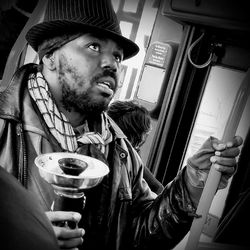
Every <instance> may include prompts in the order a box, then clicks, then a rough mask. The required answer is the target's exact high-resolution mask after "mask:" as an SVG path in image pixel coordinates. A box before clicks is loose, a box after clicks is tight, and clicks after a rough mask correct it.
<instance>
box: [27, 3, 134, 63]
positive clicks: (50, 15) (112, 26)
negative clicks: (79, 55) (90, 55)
mask: <svg viewBox="0 0 250 250" xmlns="http://www.w3.org/2000/svg"><path fill="white" fill-rule="evenodd" d="M76 32H84V33H86V32H91V33H97V34H104V35H105V36H106V37H107V38H111V39H113V40H114V41H116V42H117V43H118V45H119V46H121V48H122V49H123V51H124V59H128V58H130V57H132V56H134V55H136V54H137V53H138V51H139V47H138V46H137V45H136V44H135V43H134V42H133V41H131V40H129V39H127V38H126V37H124V36H122V33H121V30H120V26H119V22H118V19H117V16H116V14H115V12H114V9H113V6H112V3H111V0H48V4H47V9H46V12H45V17H44V21H43V22H42V23H39V24H37V25H34V26H33V27H32V28H31V29H30V30H29V31H28V32H27V34H26V39H27V41H28V43H29V44H30V46H31V47H32V48H33V49H34V50H35V51H38V48H39V45H41V44H42V42H43V41H45V40H47V39H50V38H53V37H55V36H60V35H64V34H65V33H72V34H73V33H76Z"/></svg>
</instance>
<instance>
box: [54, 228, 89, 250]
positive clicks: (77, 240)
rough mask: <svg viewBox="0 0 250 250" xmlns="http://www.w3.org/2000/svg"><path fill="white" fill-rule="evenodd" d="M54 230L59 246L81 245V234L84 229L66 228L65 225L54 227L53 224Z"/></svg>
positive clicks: (66, 247)
mask: <svg viewBox="0 0 250 250" xmlns="http://www.w3.org/2000/svg"><path fill="white" fill-rule="evenodd" d="M53 228H54V231H55V234H56V236H57V241H58V244H59V246H60V248H65V249H68V248H75V247H77V246H80V245H82V243H83V238H82V237H83V235H84V234H85V231H84V230H83V229H81V228H77V229H73V230H72V229H68V228H65V227H56V226H54V227H53Z"/></svg>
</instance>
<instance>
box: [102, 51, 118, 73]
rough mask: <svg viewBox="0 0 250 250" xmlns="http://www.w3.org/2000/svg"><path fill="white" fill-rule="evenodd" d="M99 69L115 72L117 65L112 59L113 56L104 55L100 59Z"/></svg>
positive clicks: (113, 58)
mask: <svg viewBox="0 0 250 250" xmlns="http://www.w3.org/2000/svg"><path fill="white" fill-rule="evenodd" d="M101 67H102V68H103V69H111V70H112V71H114V72H117V69H118V63H117V61H116V59H115V57H114V55H112V54H110V53H105V54H103V55H102V58H101Z"/></svg>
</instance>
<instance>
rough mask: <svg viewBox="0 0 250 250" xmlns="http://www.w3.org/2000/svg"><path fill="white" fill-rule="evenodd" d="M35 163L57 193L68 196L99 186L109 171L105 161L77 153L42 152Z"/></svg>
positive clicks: (77, 194)
mask: <svg viewBox="0 0 250 250" xmlns="http://www.w3.org/2000/svg"><path fill="white" fill-rule="evenodd" d="M35 165H36V166H37V167H38V170H39V174H40V175H41V177H42V178H43V179H44V180H45V181H46V182H48V183H49V184H51V185H52V186H53V188H54V190H55V192H56V193H57V194H60V195H64V196H68V197H80V196H81V195H83V193H84V190H86V189H90V188H93V187H95V186H97V185H98V184H99V183H100V182H101V181H102V180H103V177H104V176H105V175H107V174H108V173H109V168H108V166H107V165H106V164H105V163H104V162H102V161H100V160H98V159H95V158H93V157H90V156H85V155H81V154H77V153H66V152H56V153H47V154H41V155H38V156H37V157H36V158H35Z"/></svg>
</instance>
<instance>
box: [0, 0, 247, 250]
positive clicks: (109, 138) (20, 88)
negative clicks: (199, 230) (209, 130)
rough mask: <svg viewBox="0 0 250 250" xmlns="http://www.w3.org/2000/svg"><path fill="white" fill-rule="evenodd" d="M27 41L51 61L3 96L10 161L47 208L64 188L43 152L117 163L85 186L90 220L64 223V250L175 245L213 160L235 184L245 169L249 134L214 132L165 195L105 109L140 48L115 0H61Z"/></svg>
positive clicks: (0, 146)
mask: <svg viewBox="0 0 250 250" xmlns="http://www.w3.org/2000/svg"><path fill="white" fill-rule="evenodd" d="M26 38H27V40H28V42H29V44H30V45H31V46H32V47H33V48H34V49H35V50H36V51H37V52H38V54H39V58H40V61H41V64H40V66H37V65H34V64H31V65H25V66H23V67H22V68H20V69H19V70H18V71H17V72H16V74H15V75H14V77H13V79H12V81H11V82H10V83H9V84H8V85H7V84H5V86H7V87H6V88H5V89H4V90H2V92H1V93H0V118H1V119H0V135H1V138H0V163H1V164H2V165H3V167H4V168H6V169H7V170H8V171H9V172H11V173H12V174H13V175H15V176H16V177H17V178H18V179H19V180H20V181H21V183H22V184H23V185H24V186H26V187H27V188H28V189H29V190H32V192H34V193H35V194H36V195H37V197H38V198H39V199H40V202H41V204H42V205H43V207H44V209H45V210H47V211H48V210H51V206H52V203H53V201H54V198H55V194H54V192H53V190H52V188H51V186H50V185H49V184H47V183H46V182H45V181H44V180H43V179H42V178H41V177H40V175H39V173H38V170H37V168H36V167H35V166H34V159H35V157H36V156H37V155H39V154H41V153H47V152H64V151H67V152H75V153H81V154H87V155H89V156H94V157H96V158H98V159H100V160H103V161H105V162H107V163H108V165H109V169H110V173H109V174H108V175H107V176H106V177H105V178H104V179H103V180H102V182H101V184H100V185H98V186H97V187H96V188H93V189H90V190H88V191H86V192H85V194H86V199H87V202H86V206H85V208H84V210H83V212H82V214H83V216H82V219H81V221H80V223H81V224H80V226H79V227H78V228H75V229H69V228H66V227H60V226H58V225H57V226H56V225H54V231H55V233H56V235H57V238H58V243H59V245H60V247H61V248H62V249H67V248H68V249H70V248H72V249H75V248H77V247H82V249H109V250H112V249H117V250H118V249H119V250H122V249H126V250H128V249H152V247H162V248H164V249H168V248H172V247H173V246H175V245H176V244H177V243H178V242H179V241H180V240H181V239H182V238H183V236H184V235H185V234H186V233H187V232H188V230H189V228H190V225H191V223H192V219H193V217H194V216H196V214H195V208H196V206H197V203H198V201H199V198H200V195H201V191H202V187H203V185H204V182H205V180H206V177H207V174H208V171H209V169H210V166H211V162H210V157H213V158H212V159H213V161H214V162H215V161H216V164H215V166H216V169H217V170H218V171H221V172H222V181H221V183H222V184H223V186H225V184H226V183H227V179H228V178H229V177H231V176H232V174H233V173H234V171H235V165H236V161H235V157H236V156H237V155H238V154H239V149H238V146H239V145H241V143H242V140H241V138H239V137H236V138H234V140H233V141H232V142H228V143H227V144H222V143H220V142H219V141H218V140H216V139H215V138H209V139H208V140H207V142H206V143H205V144H204V146H203V148H202V150H201V151H200V152H198V153H199V154H198V155H196V156H195V157H193V158H191V159H190V161H189V164H188V167H187V168H185V169H183V170H182V171H180V173H179V174H178V176H177V177H176V178H175V179H174V180H173V182H171V183H170V184H169V185H168V186H167V187H166V188H165V189H164V191H163V192H162V193H161V195H159V196H157V198H156V195H155V193H153V192H151V191H150V189H149V187H148V185H147V184H146V182H145V181H144V180H143V178H142V175H143V164H142V162H141V160H140V158H139V157H138V154H136V152H135V150H134V149H133V148H132V147H131V146H130V143H129V142H128V141H127V140H126V139H125V136H124V134H123V133H122V131H121V130H119V128H118V126H116V125H115V124H113V123H112V122H111V121H109V119H108V118H107V117H106V115H105V113H103V111H104V110H105V109H107V107H108V105H109V102H110V101H111V99H112V97H113V95H114V93H115V91H116V89H117V82H118V78H119V70H120V67H121V62H122V60H125V59H128V58H130V57H132V56H134V55H135V54H136V53H137V52H138V47H137V45H136V44H134V43H133V42H132V41H130V40H128V39H126V38H125V37H123V36H122V35H121V32H120V28H119V24H118V21H117V18H116V15H115V13H114V11H113V9H112V5H111V2H110V1H108V0H107V1H105V0H102V1H100V0H75V1H70V0H51V1H49V2H48V7H47V11H46V15H45V21H44V22H43V23H40V24H37V25H35V26H33V27H32V28H31V29H30V30H29V31H28V33H27V36H26ZM90 137H91V139H90ZM93 141H94V142H95V143H93ZM91 142H92V143H91ZM226 146H227V148H226ZM216 151H218V152H219V154H218V153H216V155H215V152H216ZM68 213H69V212H63V211H56V212H53V211H51V212H48V213H47V215H48V217H49V219H50V220H51V221H52V222H54V221H58V220H62V221H67V220H68V219H69V216H67V215H68ZM75 215H76V216H78V213H76V214H75ZM84 233H85V234H84ZM83 235H84V237H83ZM81 244H82V246H81ZM159 249H160V248H159Z"/></svg>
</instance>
